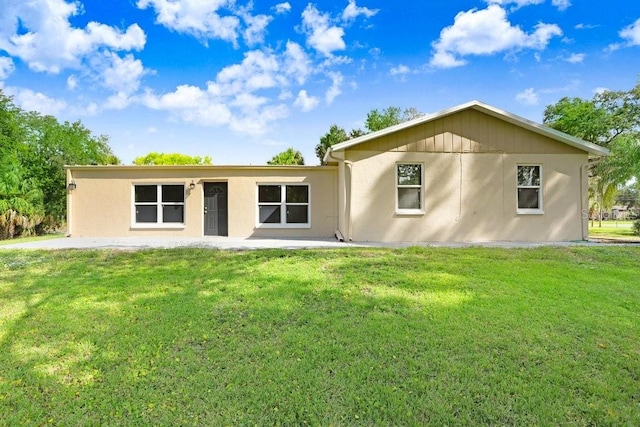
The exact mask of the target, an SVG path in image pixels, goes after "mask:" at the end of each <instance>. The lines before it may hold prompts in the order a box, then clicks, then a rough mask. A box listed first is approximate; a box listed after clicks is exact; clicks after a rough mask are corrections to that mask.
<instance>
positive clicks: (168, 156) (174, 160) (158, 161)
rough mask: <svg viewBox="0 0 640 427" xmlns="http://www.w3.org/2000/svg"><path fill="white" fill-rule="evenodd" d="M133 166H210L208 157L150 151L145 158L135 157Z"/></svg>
mask: <svg viewBox="0 0 640 427" xmlns="http://www.w3.org/2000/svg"><path fill="white" fill-rule="evenodd" d="M133 164H135V165H210V164H211V157H210V156H204V157H200V156H189V155H187V154H180V153H157V152H154V151H152V152H151V153H149V154H147V155H146V156H140V157H136V158H135V159H134V160H133Z"/></svg>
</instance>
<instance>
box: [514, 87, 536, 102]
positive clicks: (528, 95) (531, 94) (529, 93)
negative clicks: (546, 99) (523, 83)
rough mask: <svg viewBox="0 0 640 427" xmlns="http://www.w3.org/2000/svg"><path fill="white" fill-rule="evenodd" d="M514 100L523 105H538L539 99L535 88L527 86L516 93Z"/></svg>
mask: <svg viewBox="0 0 640 427" xmlns="http://www.w3.org/2000/svg"><path fill="white" fill-rule="evenodd" d="M516 101H518V102H520V103H522V104H524V105H538V102H539V101H540V99H539V98H538V94H537V93H536V91H535V89H533V88H531V87H530V88H528V89H525V90H524V91H522V92H520V93H519V94H517V95H516Z"/></svg>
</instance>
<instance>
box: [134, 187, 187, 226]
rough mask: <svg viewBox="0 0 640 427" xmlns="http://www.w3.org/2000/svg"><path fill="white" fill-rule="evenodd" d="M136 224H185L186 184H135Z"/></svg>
mask: <svg viewBox="0 0 640 427" xmlns="http://www.w3.org/2000/svg"><path fill="white" fill-rule="evenodd" d="M133 199H134V206H133V207H134V216H133V218H134V224H135V225H137V226H141V225H142V226H158V225H164V226H171V225H183V224H184V185H182V184H166V185H156V184H144V185H134V186H133Z"/></svg>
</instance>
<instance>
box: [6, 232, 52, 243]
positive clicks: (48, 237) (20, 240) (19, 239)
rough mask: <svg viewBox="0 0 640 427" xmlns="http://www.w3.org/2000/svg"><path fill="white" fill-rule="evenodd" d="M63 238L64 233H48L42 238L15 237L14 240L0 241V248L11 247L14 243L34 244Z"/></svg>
mask: <svg viewBox="0 0 640 427" xmlns="http://www.w3.org/2000/svg"><path fill="white" fill-rule="evenodd" d="M63 237H64V233H48V234H43V235H42V236H29V237H16V238H14V239H4V240H0V246H3V245H13V244H15V243H26V242H35V241H38V240H51V239H61V238H63Z"/></svg>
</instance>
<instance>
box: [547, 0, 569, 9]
mask: <svg viewBox="0 0 640 427" xmlns="http://www.w3.org/2000/svg"><path fill="white" fill-rule="evenodd" d="M551 4H552V5H554V6H555V7H557V8H558V10H560V11H563V10H567V9H568V8H569V7H570V6H571V1H570V0H552V2H551Z"/></svg>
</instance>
